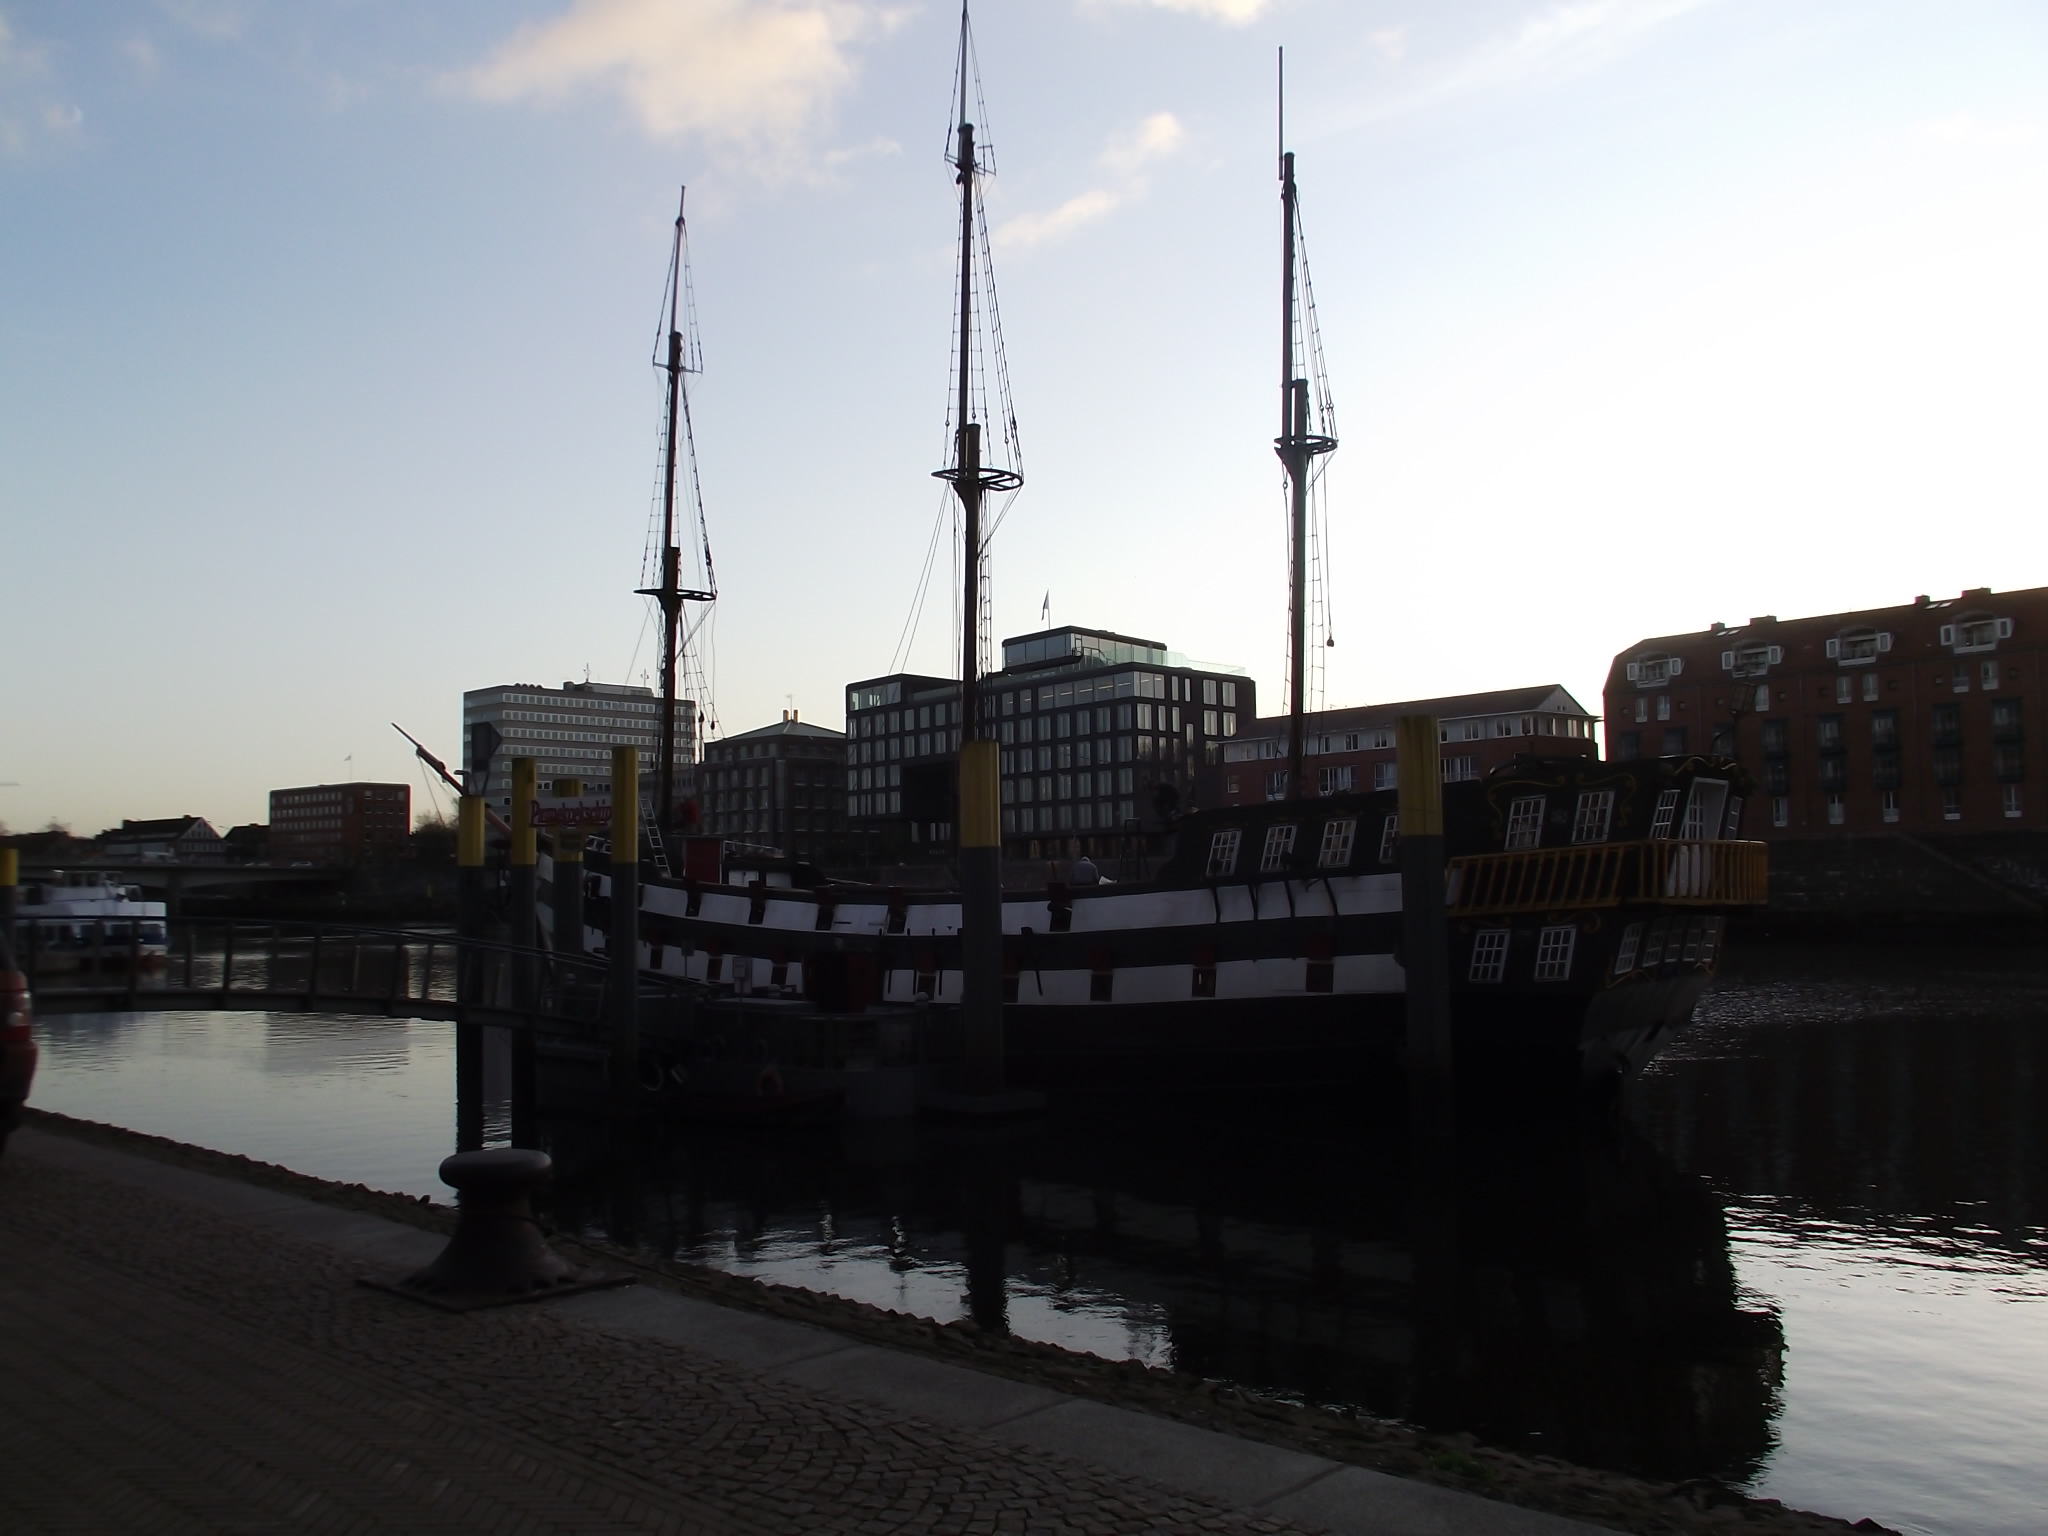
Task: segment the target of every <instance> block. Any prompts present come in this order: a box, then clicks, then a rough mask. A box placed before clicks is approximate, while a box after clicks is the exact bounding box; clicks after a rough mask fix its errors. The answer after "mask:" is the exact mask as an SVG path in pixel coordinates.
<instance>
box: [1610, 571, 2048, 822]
mask: <svg viewBox="0 0 2048 1536" xmlns="http://www.w3.org/2000/svg"><path fill="white" fill-rule="evenodd" d="M2044 651H2048V588H2034V589H2032V590H2029V591H2024V592H2007V593H1994V592H1993V591H1992V590H1991V589H1990V588H1988V587H1978V588H1975V589H1973V590H1971V591H1967V592H1964V593H1963V594H1961V595H1960V596H1959V597H1953V598H1944V599H1940V600H1936V599H1933V598H1928V597H1919V598H1915V599H1914V600H1913V601H1912V602H1911V603H1908V604H1903V605H1901V606H1898V607H1894V608H1871V609H1865V610H1863V611H1860V612H1856V613H1831V614H1822V615H1819V616H1816V617H1813V618H1804V619H1784V620H1781V619H1778V618H1776V617H1775V616H1773V615H1768V614H1767V615H1765V616H1763V617H1761V618H1754V619H1751V620H1750V621H1749V622H1748V623H1747V624H1741V625H1736V626H1734V627H1730V626H1728V625H1725V624H1715V625H1713V626H1711V627H1710V628H1709V629H1707V630H1705V631H1703V632H1695V633H1692V634H1685V635H1663V636H1659V637H1657V638H1655V639H1649V640H1644V641H1641V642H1639V643H1638V644H1636V645H1633V646H1631V647H1629V648H1628V649H1627V650H1625V651H1623V652H1621V653H1620V654H1619V655H1617V656H1616V657H1615V658H1614V664H1613V667H1612V668H1611V669H1610V670H1609V672H1608V676H1607V688H1606V708H1607V744H1608V756H1609V757H1611V758H1631V757H1656V756H1667V757H1668V756H1674V755H1677V754H1680V753H1685V752H1699V751H1708V752H1718V753H1723V754H1726V755H1729V756H1732V757H1734V758H1736V759H1737V760H1738V761H1740V762H1741V763H1742V765H1743V766H1744V767H1745V768H1747V769H1748V770H1749V771H1750V772H1751V773H1752V774H1754V775H1755V777H1756V779H1757V781H1758V783H1759V787H1760V788H1759V793H1760V795H1761V797H1762V799H1763V801H1764V806H1763V809H1764V812H1765V814H1763V815H1761V816H1756V817H1752V818H1750V820H1749V821H1748V823H1747V827H1746V835H1749V836H1761V837H1765V838H1804V837H1816V836H1826V835H1829V834H1847V833H1858V832H1867V833H1911V834H1926V833H1937V834H1939V833H1959V832H1989V831H2013V830H2017V829H2027V828H2032V829H2038V828H2040V827H2042V826H2043V825H2044V824H2048V814H2044V813H2048V796H2044V794H2043V793H2042V791H2041V789H2040V787H2039V786H2038V785H2030V781H2029V775H2028V765H2027V751H2026V743H2027V738H2028V736H2029V735H2030V734H2031V735H2033V736H2034V738H2035V739H2036V740H2038V739H2040V732H2041V731H2042V729H2043V727H2044V724H2048V722H2044V720H2043V718H2042V714H2041V710H2042V707H2043V686H2042V667H2043V665H2044V662H2048V656H2044Z"/></svg>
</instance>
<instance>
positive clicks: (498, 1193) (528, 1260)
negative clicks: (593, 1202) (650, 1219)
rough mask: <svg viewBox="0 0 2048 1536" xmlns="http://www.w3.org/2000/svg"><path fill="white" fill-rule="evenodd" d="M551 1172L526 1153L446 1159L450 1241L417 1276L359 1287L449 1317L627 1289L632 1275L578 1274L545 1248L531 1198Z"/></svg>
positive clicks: (498, 1151) (544, 1161)
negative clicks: (452, 1200) (451, 1199)
mask: <svg viewBox="0 0 2048 1536" xmlns="http://www.w3.org/2000/svg"><path fill="white" fill-rule="evenodd" d="M553 1166H554V1161H553V1159H551V1158H550V1157H549V1156H548V1155H547V1153H545V1152H539V1151H532V1150H529V1149H527V1148H524V1147H498V1148H494V1149H492V1150H490V1151H487V1152H458V1153H456V1154H455V1155H454V1156H453V1157H448V1158H443V1159H442V1161H441V1182H442V1183H444V1184H446V1185H449V1186H450V1187H451V1188H453V1189H454V1190H455V1192H456V1205H457V1210H456V1217H455V1235H454V1236H452V1237H450V1238H449V1239H448V1246H447V1247H446V1248H444V1249H442V1250H441V1256H440V1257H439V1258H437V1259H435V1260H434V1262H433V1263H431V1264H429V1265H428V1266H427V1267H426V1268H425V1269H422V1270H420V1271H418V1272H417V1273H416V1274H411V1275H408V1276H406V1277H405V1278H404V1279H403V1280H399V1281H397V1282H391V1281H383V1280H366V1281H365V1282H364V1283H365V1284H367V1285H373V1286H375V1287H377V1289H379V1290H385V1291H392V1292H395V1293H396V1294H398V1295H401V1296H410V1297H412V1298H414V1299H415V1300H418V1301H424V1302H428V1303H430V1304H432V1305H434V1306H437V1307H443V1308H446V1309H447V1310H449V1311H453V1312H468V1311H471V1310H474V1309H475V1308H478V1307H501V1306H507V1305H510V1304H512V1303H514V1302H521V1301H545V1300H547V1299H549V1298H551V1297H556V1296H566V1295H570V1294H573V1293H574V1292H577V1291H587V1290H596V1289H599V1288H601V1287H604V1286H612V1285H630V1284H632V1276H630V1275H603V1274H598V1273H595V1272H593V1271H590V1270H582V1269H578V1268H576V1266H574V1265H573V1264H571V1263H570V1262H569V1261H568V1260H567V1259H565V1258H563V1257H562V1256H561V1255H560V1254H558V1253H556V1252H555V1251H554V1250H553V1249H551V1248H549V1247H548V1245H547V1241H546V1239H544V1238H543V1237H542V1236H541V1231H540V1223H538V1222H537V1221H535V1220H534V1217H533V1193H534V1191H535V1190H537V1189H539V1188H540V1186H541V1185H542V1184H543V1183H544V1182H545V1181H546V1179H547V1176H548V1173H549V1171H550V1169H552V1168H553Z"/></svg>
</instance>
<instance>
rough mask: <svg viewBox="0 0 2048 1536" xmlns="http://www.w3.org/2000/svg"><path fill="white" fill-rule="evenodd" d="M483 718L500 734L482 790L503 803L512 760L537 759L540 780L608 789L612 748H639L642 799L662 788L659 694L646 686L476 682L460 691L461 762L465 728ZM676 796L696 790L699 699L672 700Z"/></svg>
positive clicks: (593, 791) (508, 794)
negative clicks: (477, 684)
mask: <svg viewBox="0 0 2048 1536" xmlns="http://www.w3.org/2000/svg"><path fill="white" fill-rule="evenodd" d="M478 724H487V725H490V726H492V727H494V728H495V729H496V730H497V733H498V738H499V739H498V748H497V751H496V752H495V753H493V754H492V756H491V769H490V775H489V779H488V785H487V788H486V789H485V794H486V795H488V796H489V798H490V799H491V800H492V801H494V802H496V803H497V804H498V805H500V806H505V807H509V806H510V805H511V804H512V759H513V758H515V757H531V758H535V759H537V760H538V763H539V766H538V768H537V770H536V771H537V772H538V774H539V776H540V777H541V778H543V779H558V778H574V779H581V780H582V781H583V790H584V793H585V794H590V795H607V794H610V793H611V787H612V783H611V780H612V748H613V747H619V746H637V747H638V748H640V798H641V801H642V802H643V803H644V804H646V805H648V806H649V807H650V808H651V807H652V805H653V802H654V797H655V795H656V793H657V792H658V790H659V785H660V779H659V772H660V766H661V759H660V752H661V700H660V699H658V698H657V697H655V694H654V690H653V689H651V688H635V687H631V686H628V685H625V684H621V683H564V684H562V686H561V687H559V688H544V687H542V686H541V685H540V684H539V683H505V684H502V685H501V686H499V687H496V688H474V689H471V690H470V691H469V692H467V693H465V694H463V696H462V741H463V760H464V763H465V764H467V762H468V757H469V741H470V727H472V726H474V725H478ZM673 749H674V752H675V765H676V799H677V801H678V802H679V803H680V802H681V801H684V800H689V799H693V798H694V797H695V795H696V792H697V705H696V703H695V701H693V700H690V699H677V700H676V734H675V741H674V743H673Z"/></svg>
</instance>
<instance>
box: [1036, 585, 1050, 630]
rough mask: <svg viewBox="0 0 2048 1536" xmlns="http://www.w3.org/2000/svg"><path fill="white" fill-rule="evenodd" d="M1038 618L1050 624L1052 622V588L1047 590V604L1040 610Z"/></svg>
mask: <svg viewBox="0 0 2048 1536" xmlns="http://www.w3.org/2000/svg"><path fill="white" fill-rule="evenodd" d="M1038 616H1039V617H1040V618H1041V619H1043V620H1045V622H1046V623H1048V624H1050V623H1051V622H1052V588H1050V587H1047V588H1046V589H1045V603H1044V606H1043V607H1041V608H1040V609H1039V610H1038Z"/></svg>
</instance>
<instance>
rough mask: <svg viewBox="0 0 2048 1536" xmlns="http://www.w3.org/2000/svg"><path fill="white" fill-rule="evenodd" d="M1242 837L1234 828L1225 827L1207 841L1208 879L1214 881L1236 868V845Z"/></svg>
mask: <svg viewBox="0 0 2048 1536" xmlns="http://www.w3.org/2000/svg"><path fill="white" fill-rule="evenodd" d="M1242 836H1243V834H1242V833H1241V832H1239V831H1238V829H1237V828H1236V827H1225V828H1224V829H1223V830H1222V831H1220V832H1218V833H1216V834H1215V835H1214V836H1213V837H1211V838H1210V839H1209V869H1208V875H1209V878H1210V879H1212V880H1214V879H1216V878H1218V877H1219V876H1222V875H1227V874H1229V873H1230V872H1231V871H1233V870H1234V869H1236V868H1237V845H1238V840H1239V839H1240V838H1241V837H1242Z"/></svg>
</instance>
